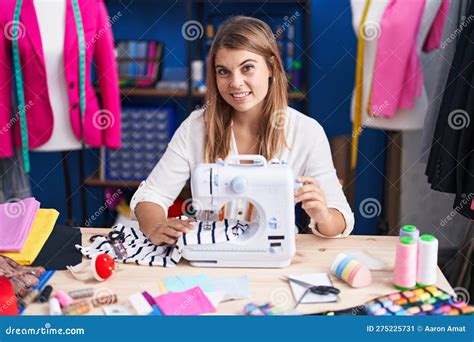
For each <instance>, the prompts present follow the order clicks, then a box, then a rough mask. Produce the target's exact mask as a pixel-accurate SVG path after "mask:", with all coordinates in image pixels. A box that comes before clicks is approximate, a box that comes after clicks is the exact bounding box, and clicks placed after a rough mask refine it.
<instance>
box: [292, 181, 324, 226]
mask: <svg viewBox="0 0 474 342" xmlns="http://www.w3.org/2000/svg"><path fill="white" fill-rule="evenodd" d="M298 182H300V183H303V184H304V185H303V186H302V187H301V188H299V189H298V190H297V191H296V193H295V203H298V202H302V203H301V207H302V208H303V209H304V211H306V213H307V214H308V216H309V217H311V218H312V219H313V220H314V221H316V223H325V222H328V221H330V220H331V214H330V212H329V208H328V207H327V205H326V196H325V195H324V192H323V191H322V190H321V189H320V188H319V187H318V186H317V185H316V181H315V180H314V179H313V178H311V177H307V176H302V177H299V178H298Z"/></svg>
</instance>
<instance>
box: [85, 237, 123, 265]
mask: <svg viewBox="0 0 474 342" xmlns="http://www.w3.org/2000/svg"><path fill="white" fill-rule="evenodd" d="M98 237H103V238H105V240H106V241H107V242H108V243H109V244H110V245H111V246H112V248H113V250H114V252H115V255H116V257H117V259H119V260H122V259H126V258H127V257H128V253H127V250H126V249H125V247H124V245H123V242H124V241H125V234H124V233H123V232H118V231H111V232H110V233H109V234H108V235H107V236H104V235H100V234H98V235H93V236H91V237H90V239H89V241H90V242H94V240H95V239H97V238H98Z"/></svg>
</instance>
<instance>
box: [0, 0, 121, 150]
mask: <svg viewBox="0 0 474 342" xmlns="http://www.w3.org/2000/svg"><path fill="white" fill-rule="evenodd" d="M66 1H67V6H66V30H65V37H64V72H65V77H66V81H67V85H68V97H69V117H70V119H71V126H72V129H73V132H74V135H75V136H76V138H77V139H78V140H81V139H82V137H83V136H84V138H85V143H86V144H87V145H89V146H91V147H99V146H107V147H111V148H118V147H119V146H120V143H121V118H120V91H119V83H118V70H117V64H116V61H115V56H114V42H113V36H112V29H111V24H110V22H109V18H108V15H107V9H106V8H105V5H104V3H103V1H102V0H78V3H79V8H80V11H81V16H82V21H83V26H84V34H85V46H86V80H85V81H86V86H85V88H86V111H85V114H84V135H83V133H82V129H81V126H82V125H81V122H80V120H81V113H80V106H79V71H78V70H79V48H78V38H77V31H76V25H75V20H74V10H73V7H72V2H71V0H66ZM15 3H16V1H15V0H2V6H1V7H2V10H1V11H0V32H1V33H2V34H0V157H9V156H11V155H12V154H13V144H15V145H16V146H21V136H20V122H19V119H18V109H17V108H16V109H15V110H13V103H12V98H15V97H16V96H14V97H12V94H13V93H14V92H13V90H14V88H13V87H14V75H13V62H12V39H11V36H9V33H11V27H12V21H13V12H14V8H15ZM4 33H5V34H4ZM41 38H42V37H41V36H40V31H39V25H38V21H37V18H36V13H35V8H34V3H33V0H23V5H22V9H21V16H20V26H19V37H18V46H19V51H20V59H21V66H22V73H23V82H24V91H25V106H26V117H27V123H28V138H29V148H35V147H38V146H41V145H42V144H44V143H45V142H46V141H48V140H49V138H50V137H51V134H52V131H53V124H54V122H53V112H52V108H51V104H50V101H49V96H48V88H47V87H48V86H47V80H46V70H45V63H44V56H43V50H42V42H41ZM43 38H44V37H43ZM92 59H94V62H95V64H96V67H97V77H98V81H99V87H100V91H101V100H102V107H99V102H98V100H97V97H96V94H95V91H94V89H93V87H92V84H91V78H90V74H91V64H92V63H91V62H92ZM13 112H15V113H16V115H12V113H13Z"/></svg>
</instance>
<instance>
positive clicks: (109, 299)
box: [92, 294, 117, 307]
mask: <svg viewBox="0 0 474 342" xmlns="http://www.w3.org/2000/svg"><path fill="white" fill-rule="evenodd" d="M115 303H117V295H116V294H111V295H108V296H98V297H96V298H93V299H92V305H94V307H97V306H103V305H111V304H115Z"/></svg>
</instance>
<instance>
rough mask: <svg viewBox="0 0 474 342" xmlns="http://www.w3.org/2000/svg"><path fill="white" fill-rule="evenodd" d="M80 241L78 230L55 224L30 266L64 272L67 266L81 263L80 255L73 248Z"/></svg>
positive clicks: (80, 235) (80, 236) (79, 231)
mask: <svg viewBox="0 0 474 342" xmlns="http://www.w3.org/2000/svg"><path fill="white" fill-rule="evenodd" d="M81 241H82V234H81V230H80V229H79V228H76V227H71V226H66V225H63V224H56V225H55V226H54V229H53V232H52V233H51V235H50V236H49V238H48V240H47V241H46V243H45V244H44V246H43V248H41V252H40V253H39V255H38V256H37V257H36V259H35V261H34V262H33V264H32V266H43V267H44V268H45V269H47V270H65V269H66V266H67V265H77V264H79V263H81V261H82V254H81V253H79V252H78V251H77V249H76V248H75V247H74V246H75V245H76V244H80V243H81Z"/></svg>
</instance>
